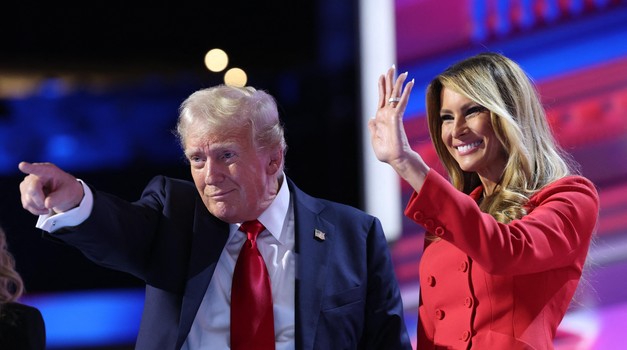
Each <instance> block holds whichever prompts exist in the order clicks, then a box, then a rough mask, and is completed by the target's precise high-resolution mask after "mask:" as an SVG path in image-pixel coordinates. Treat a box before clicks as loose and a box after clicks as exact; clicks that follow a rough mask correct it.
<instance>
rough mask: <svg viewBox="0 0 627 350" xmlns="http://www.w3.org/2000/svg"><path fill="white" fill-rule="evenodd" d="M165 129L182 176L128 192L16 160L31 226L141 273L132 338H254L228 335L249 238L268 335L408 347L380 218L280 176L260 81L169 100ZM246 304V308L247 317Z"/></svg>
mask: <svg viewBox="0 0 627 350" xmlns="http://www.w3.org/2000/svg"><path fill="white" fill-rule="evenodd" d="M177 136H178V138H179V141H180V143H181V146H182V148H183V150H184V152H185V156H186V158H187V160H188V161H189V164H190V169H191V173H192V177H193V179H194V183H193V184H192V183H191V182H188V181H183V180H177V179H172V178H167V177H163V176H157V177H155V178H154V179H153V180H152V181H151V182H150V183H149V184H148V185H147V187H146V188H145V190H144V192H143V194H142V196H141V198H140V199H139V200H138V201H136V202H133V203H128V202H126V201H123V200H121V199H119V198H117V197H115V196H112V195H109V194H106V193H103V192H99V191H97V190H96V189H93V188H90V187H89V186H88V185H86V184H85V183H84V182H82V181H81V180H78V181H77V179H76V178H75V177H73V176H72V175H70V174H68V173H66V172H64V171H63V170H61V169H59V168H58V167H56V166H55V165H53V164H49V163H38V164H37V163H26V162H22V163H20V165H19V168H20V170H21V171H23V172H24V173H26V174H28V175H27V176H26V177H25V179H24V181H23V182H22V183H21V184H20V190H21V193H22V205H23V206H24V208H25V209H27V210H29V211H30V212H31V213H33V214H36V215H40V218H39V221H38V224H37V226H38V227H40V228H42V229H43V230H45V231H47V232H50V234H51V235H52V236H54V237H55V238H56V239H60V240H62V241H65V242H67V243H68V244H71V245H73V246H75V247H77V248H78V249H80V250H81V251H82V252H83V253H84V254H85V255H86V256H87V257H88V258H90V259H91V260H93V261H95V262H96V263H98V264H101V265H103V266H106V267H110V268H113V269H117V270H121V271H126V272H128V273H131V274H133V275H135V276H137V277H139V278H141V279H142V280H144V281H145V282H146V299H145V305H144V313H143V316H142V323H141V327H140V331H139V335H138V339H137V344H136V348H137V349H159V350H162V349H229V348H231V349H234V348H235V346H234V344H235V343H242V342H243V343H244V345H243V346H244V348H249V349H259V348H260V347H259V346H258V343H257V342H256V341H255V340H253V339H254V338H253V336H252V335H251V336H250V337H248V336H244V337H241V338H244V339H232V337H231V334H232V333H233V332H232V329H231V326H232V325H233V323H234V322H235V323H238V322H239V321H237V320H236V318H233V317H234V316H232V315H231V311H232V309H233V308H232V307H231V296H232V294H231V293H233V294H235V293H236V292H238V291H239V289H240V287H236V286H234V285H233V284H232V282H231V281H232V279H233V276H234V273H235V274H236V273H237V268H236V264H237V265H238V264H239V261H238V255H239V253H240V249H242V252H243V248H242V245H243V244H245V243H244V242H246V244H248V246H252V245H256V246H257V247H258V250H259V254H260V255H261V256H262V257H263V262H265V267H264V268H263V269H264V270H267V272H268V276H269V277H265V278H262V279H261V280H265V281H269V284H270V287H269V288H270V289H271V302H272V304H271V305H270V306H269V307H270V308H271V309H270V310H272V312H270V313H271V315H270V317H271V319H270V321H269V322H266V323H271V324H272V325H271V327H270V330H271V332H273V333H274V334H273V335H271V336H270V337H271V338H270V339H272V337H273V338H274V342H272V340H270V342H271V343H273V344H271V346H270V347H269V348H276V349H277V350H278V349H324V350H327V349H386V350H387V349H411V345H410V341H409V337H408V334H407V331H406V327H405V322H404V318H403V306H402V301H401V297H400V291H399V287H398V282H397V280H396V277H395V274H394V271H393V266H392V263H391V258H390V253H389V250H388V246H387V242H386V240H385V237H384V234H383V231H382V228H381V224H380V222H379V221H378V219H376V218H375V217H372V216H370V215H367V214H366V213H363V212H362V211H359V210H357V209H355V208H352V207H349V206H346V205H342V204H339V203H334V202H330V201H326V200H322V199H317V198H313V197H310V196H309V195H307V194H305V193H303V192H302V191H300V190H299V189H298V188H297V187H296V185H295V184H294V183H293V182H292V181H291V180H290V179H288V178H287V176H286V175H285V174H284V171H283V170H284V168H283V166H284V157H285V151H286V145H285V139H284V136H283V128H282V126H281V124H280V120H279V117H278V111H277V107H276V103H275V101H274V99H273V98H272V97H271V96H270V95H268V94H267V93H265V92H263V91H260V90H256V89H254V88H251V87H246V88H236V87H229V86H223V85H221V86H216V87H213V88H209V89H204V90H200V91H197V92H195V93H194V94H192V95H191V96H190V97H188V99H187V100H186V101H184V102H183V104H182V105H181V109H180V115H179V120H178V124H177ZM253 220H258V221H259V222H260V223H261V224H262V225H263V227H262V231H261V233H260V234H259V236H258V238H256V240H255V239H253V240H252V241H254V242H255V243H252V244H249V243H248V242H251V241H248V240H247V239H246V235H245V234H242V232H239V231H238V228H240V225H242V223H247V222H250V221H253ZM242 226H244V225H242ZM249 237H250V236H249ZM262 264H263V263H262ZM234 271H235V272H234ZM254 289H257V290H258V289H261V287H255V288H254ZM255 303H257V302H255ZM253 306H254V308H251V309H250V310H249V311H248V310H244V313H245V316H246V317H245V318H251V319H252V318H255V317H256V314H255V311H254V310H256V309H257V305H256V304H253ZM234 308H235V307H234ZM240 318H241V317H240ZM246 334H247V333H246ZM247 341H250V342H251V343H250V344H248V345H246V342H247Z"/></svg>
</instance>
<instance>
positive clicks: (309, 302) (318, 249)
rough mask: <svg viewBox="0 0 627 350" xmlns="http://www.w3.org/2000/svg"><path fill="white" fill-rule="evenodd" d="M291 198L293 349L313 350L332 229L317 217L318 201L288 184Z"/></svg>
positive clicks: (319, 207) (327, 223) (320, 208)
mask: <svg viewBox="0 0 627 350" xmlns="http://www.w3.org/2000/svg"><path fill="white" fill-rule="evenodd" d="M289 185H290V190H291V192H292V193H293V196H294V197H293V198H294V220H295V231H296V232H295V234H296V253H297V256H298V263H297V265H296V267H297V268H296V271H297V272H296V289H295V290H296V310H295V312H296V315H295V316H296V348H297V349H313V347H314V342H315V336H316V329H317V324H318V317H319V316H320V309H321V307H322V297H323V292H324V284H325V280H326V275H327V265H328V254H329V251H330V248H331V245H332V244H333V233H334V227H333V225H332V224H330V223H329V222H327V221H326V220H324V219H323V218H322V217H321V216H320V215H319V214H320V212H321V211H322V209H323V208H324V205H322V204H321V203H320V202H319V201H318V200H316V199H315V198H312V197H310V196H308V195H306V194H305V193H303V192H302V191H300V190H299V189H298V188H297V187H296V186H294V184H293V183H292V182H291V181H290V183H289Z"/></svg>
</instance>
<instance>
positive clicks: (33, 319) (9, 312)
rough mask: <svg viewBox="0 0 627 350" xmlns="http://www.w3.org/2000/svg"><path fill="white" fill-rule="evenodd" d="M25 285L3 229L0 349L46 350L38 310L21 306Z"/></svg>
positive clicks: (0, 230) (0, 243) (0, 241)
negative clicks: (16, 267)
mask: <svg viewBox="0 0 627 350" xmlns="http://www.w3.org/2000/svg"><path fill="white" fill-rule="evenodd" d="M23 293H24V283H23V282H22V278H21V277H20V275H19V273H18V272H17V271H16V270H15V259H14V258H13V255H11V252H9V250H8V247H7V240H6V234H5V232H4V229H3V228H1V227H0V349H6V350H9V349H15V350H22V349H23V350H31V349H32V350H43V349H45V348H46V329H45V324H44V319H43V317H42V316H41V312H39V310H38V309H37V308H34V307H32V306H29V305H25V304H22V303H20V302H19V301H18V300H19V298H20V297H21V296H22V294H23Z"/></svg>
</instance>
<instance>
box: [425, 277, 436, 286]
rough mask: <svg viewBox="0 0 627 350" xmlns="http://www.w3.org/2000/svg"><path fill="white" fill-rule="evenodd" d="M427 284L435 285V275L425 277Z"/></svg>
mask: <svg viewBox="0 0 627 350" xmlns="http://www.w3.org/2000/svg"><path fill="white" fill-rule="evenodd" d="M427 285H429V287H433V286H435V277H433V276H429V277H427Z"/></svg>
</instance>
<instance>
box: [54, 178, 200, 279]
mask: <svg viewBox="0 0 627 350" xmlns="http://www.w3.org/2000/svg"><path fill="white" fill-rule="evenodd" d="M92 190H93V189H92ZM93 192H94V205H93V209H92V212H91V214H90V216H89V217H88V218H87V220H85V221H84V222H83V223H82V224H80V225H78V226H75V227H69V228H64V229H61V230H58V231H55V232H54V233H52V234H50V236H52V237H53V238H54V239H58V240H61V241H63V242H65V243H67V244H70V245H72V246H74V247H76V248H78V249H79V250H80V251H81V252H82V253H83V254H84V255H85V256H86V257H87V258H89V259H90V260H92V261H94V262H96V263H98V264H99V265H102V266H104V267H107V268H112V269H115V270H119V271H124V272H128V273H130V274H132V275H134V276H136V277H138V278H140V279H142V280H146V279H147V277H148V276H147V275H148V274H149V273H150V272H149V270H150V266H151V265H153V264H154V259H155V256H157V255H159V254H161V250H160V249H159V247H160V246H162V245H163V246H168V245H169V248H170V249H169V251H177V249H176V248H177V247H178V245H188V242H187V239H188V236H187V235H182V234H178V233H179V232H180V231H189V230H190V228H189V225H190V223H191V222H192V220H191V219H189V217H190V215H193V213H194V207H193V205H194V198H195V192H194V188H193V186H189V185H187V184H185V183H183V182H182V181H179V180H175V179H169V178H166V177H163V176H157V177H155V178H153V180H152V181H150V183H149V184H148V185H147V186H146V188H145V189H144V191H143V193H142V196H141V198H140V199H139V200H137V201H135V202H128V201H126V200H123V199H121V198H118V197H116V196H114V195H111V194H108V193H105V192H101V191H96V190H93ZM174 237H177V238H176V239H175V238H174Z"/></svg>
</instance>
